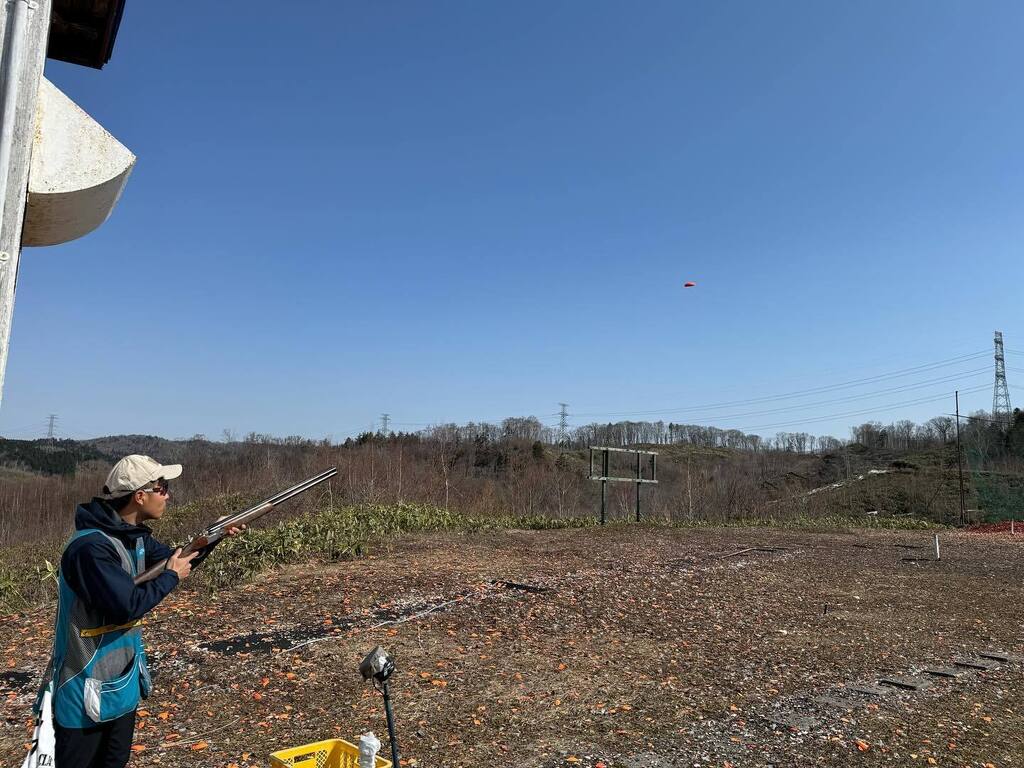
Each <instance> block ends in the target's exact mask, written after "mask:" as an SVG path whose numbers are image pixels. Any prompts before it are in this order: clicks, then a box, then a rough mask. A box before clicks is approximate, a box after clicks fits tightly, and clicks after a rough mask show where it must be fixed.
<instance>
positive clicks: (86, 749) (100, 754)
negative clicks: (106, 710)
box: [53, 710, 135, 768]
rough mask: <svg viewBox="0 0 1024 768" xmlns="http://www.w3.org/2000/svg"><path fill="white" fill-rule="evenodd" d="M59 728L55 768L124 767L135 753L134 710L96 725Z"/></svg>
mask: <svg viewBox="0 0 1024 768" xmlns="http://www.w3.org/2000/svg"><path fill="white" fill-rule="evenodd" d="M53 725H54V730H55V731H56V732H57V733H56V736H57V754H56V758H57V765H56V767H55V768H124V766H126V765H127V764H128V758H129V757H131V754H132V736H133V735H134V733H135V711H134V710H133V711H131V712H129V713H128V714H127V715H121V717H119V718H117V720H111V721H110V722H109V723H103V724H102V725H97V726H96V727H95V728H64V727H62V726H61V725H60V724H59V723H54V724H53Z"/></svg>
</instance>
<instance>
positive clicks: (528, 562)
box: [0, 526, 1024, 768]
mask: <svg viewBox="0 0 1024 768" xmlns="http://www.w3.org/2000/svg"><path fill="white" fill-rule="evenodd" d="M213 556H214V557H216V553H215V554H214V555H213ZM934 557H935V553H934V548H933V544H932V534H930V533H924V532H893V533H887V532H886V533H880V532H864V533H855V534H853V533H851V534H847V533H842V534H839V533H836V534H820V533H804V532H794V531H780V530H768V529H716V530H688V529H669V528H659V527H647V526H642V527H641V526H609V527H607V528H606V529H590V530H570V531H538V532H526V531H515V532H501V533H486V534H473V535H454V534H434V535H425V536H416V537H408V538H404V539H402V540H401V541H399V542H396V543H395V544H394V545H393V546H392V547H391V548H390V549H389V550H383V549H378V550H377V552H376V555H375V556H372V557H369V558H365V559H363V560H359V561H353V562H346V563H340V564H333V565H327V566H323V565H317V566H312V565H311V566H307V567H303V568H291V569H287V570H282V571H280V572H277V573H274V574H271V575H270V576H268V577H267V578H266V579H265V580H264V581H262V582H261V583H258V584H251V585H248V586H246V587H244V588H241V589H237V590H233V591H230V592H224V593H221V594H220V595H218V596H217V597H216V598H209V597H206V596H203V595H201V594H199V593H189V592H187V591H181V592H179V593H176V594H174V595H172V596H171V597H169V598H168V599H167V600H166V601H165V602H164V604H162V605H161V606H160V607H159V608H158V609H157V610H156V612H155V613H154V614H153V616H152V618H151V619H149V620H147V622H146V638H147V644H148V647H149V649H150V656H151V658H152V662H153V668H154V670H153V671H154V682H155V691H154V694H153V696H152V697H151V698H150V699H149V700H147V701H146V702H144V704H143V709H142V710H141V711H140V713H139V728H138V731H137V734H136V742H137V743H136V746H135V750H136V752H135V754H134V757H133V760H132V763H131V764H132V765H133V766H151V765H162V766H172V767H178V766H219V767H222V768H223V767H224V766H237V767H238V768H241V767H242V766H267V765H268V764H269V758H268V755H269V753H270V752H272V751H274V750H279V749H283V748H287V747H292V746H298V745H301V744H305V743H308V742H313V741H318V740H320V739H325V738H332V737H341V738H347V739H349V740H355V737H357V735H358V734H360V733H362V732H364V731H366V730H370V729H372V730H373V731H375V732H376V733H377V734H378V735H379V736H381V740H382V741H384V742H386V739H385V738H384V737H385V734H386V726H385V720H384V709H383V702H382V699H381V697H380V695H379V694H378V693H377V692H375V691H374V690H373V689H372V687H371V686H370V685H369V684H366V683H363V682H362V681H361V679H360V677H359V675H358V673H357V671H356V670H357V666H358V663H359V661H360V659H361V658H362V657H363V656H364V655H365V654H366V653H367V652H368V651H369V650H370V649H371V648H372V647H373V646H375V645H377V644H381V645H384V646H385V647H386V648H387V649H388V650H389V651H390V652H391V653H392V654H393V656H394V657H395V659H396V661H397V671H396V672H395V674H394V676H393V678H392V683H391V684H392V697H393V702H394V710H395V716H396V719H397V733H398V740H399V743H400V746H401V750H402V757H403V763H404V764H406V765H415V766H421V767H422V768H432V767H433V766H438V767H440V766H448V767H450V768H455V767H456V766H465V767H466V768H470V767H476V766H483V765H488V766H517V767H523V768H556V767H557V768H569V767H573V768H601V766H602V765H603V766H604V768H668V767H669V766H673V767H677V766H680V767H681V766H728V765H732V766H779V767H780V768H781V767H783V766H804V765H835V766H846V765H863V766H880V765H901V766H902V765H914V764H920V765H940V766H989V765H991V766H999V768H1003V767H1004V766H1013V765H1024V660H1019V659H1017V658H1014V656H1024V602H1022V600H1021V594H1022V593H1021V589H1022V580H1024V535H1021V536H1018V537H1016V540H1012V539H1011V538H1010V537H1009V536H1008V535H984V534H981V535H979V534H958V533H944V534H942V558H941V560H939V561H936V560H935V559H934ZM52 610H53V609H52V607H51V608H50V609H48V610H41V611H36V612H33V613H30V614H28V615H21V616H13V617H6V620H5V621H4V623H3V626H2V628H0V643H2V646H0V647H3V648H4V657H3V662H4V664H3V666H4V670H3V671H2V672H0V688H2V689H3V690H4V699H5V700H4V703H3V714H2V718H0V749H2V751H3V754H5V755H8V756H9V759H8V760H5V761H4V763H5V764H11V765H14V764H16V763H20V756H21V755H22V754H23V751H24V749H25V747H26V742H27V740H28V737H29V728H28V725H29V718H30V712H29V707H30V703H31V700H32V698H33V695H34V693H33V691H34V687H35V685H36V680H37V679H38V676H39V674H40V671H41V669H42V667H43V665H44V664H45V661H46V658H47V656H48V653H49V643H50V642H51V629H50V625H51V622H52V620H53V617H52ZM983 652H992V653H995V655H999V653H1003V654H1008V655H1010V657H1011V658H1010V659H1009V660H1005V661H999V660H997V659H991V658H989V659H985V658H982V657H981V656H980V655H979V654H981V653H983ZM963 659H967V660H976V661H978V662H980V663H981V665H982V666H986V667H989V668H988V669H971V668H968V667H957V666H955V665H954V662H955V661H956V660H963ZM935 667H941V668H951V669H952V670H954V672H951V673H950V674H956V675H957V676H955V677H950V678H946V677H938V676H932V675H929V674H927V673H925V672H924V671H923V670H924V669H925V668H935ZM887 677H897V678H901V679H902V678H910V684H911V685H918V682H915V681H924V684H928V683H930V687H927V688H926V689H924V690H909V689H902V688H896V687H891V686H889V685H883V686H881V687H880V688H879V690H880V691H881V692H880V693H875V694H868V693H858V692H854V691H853V690H851V688H850V687H849V686H851V685H857V684H877V683H878V682H879V680H881V679H882V678H887ZM823 696H824V697H827V698H829V699H831V700H832V701H826V702H821V701H815V699H816V698H819V697H823ZM773 721H774V722H773ZM384 751H385V753H386V747H385V750H384Z"/></svg>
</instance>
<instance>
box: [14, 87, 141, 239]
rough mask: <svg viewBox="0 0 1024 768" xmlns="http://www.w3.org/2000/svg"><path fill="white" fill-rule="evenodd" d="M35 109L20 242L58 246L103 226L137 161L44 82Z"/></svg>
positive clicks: (55, 89)
mask: <svg viewBox="0 0 1024 768" xmlns="http://www.w3.org/2000/svg"><path fill="white" fill-rule="evenodd" d="M37 109H38V111H37V113H36V133H35V138H34V141H33V145H32V161H31V166H30V169H29V175H28V203H27V205H26V207H25V223H24V227H23V228H22V235H21V242H22V245H26V246H39V245H57V244H59V243H65V242H67V241H68V240H74V239H76V238H79V237H82V236H83V235H87V234H88V233H90V232H92V231H93V230H94V229H96V228H97V227H99V226H100V224H102V223H103V222H104V221H106V220H107V217H108V216H110V214H111V213H112V212H113V210H114V206H115V205H116V204H117V201H118V199H119V198H120V197H121V192H122V191H123V190H124V186H125V184H126V183H127V182H128V174H130V173H131V171H132V167H133V166H134V165H135V155H133V154H132V153H131V152H130V151H129V150H128V149H127V148H126V147H125V146H124V145H123V144H121V142H119V141H118V140H117V139H115V138H114V137H113V136H111V135H110V133H108V132H107V130H106V129H105V128H104V127H103V126H102V125H100V124H99V123H97V122H96V121H95V120H93V119H92V118H91V117H89V115H87V114H86V113H85V111H84V110H82V108H81V107H79V106H78V105H77V104H75V103H74V102H73V101H71V99H69V98H68V97H67V96H65V95H64V94H63V93H61V92H60V90H59V89H58V88H57V87H56V86H55V85H54V84H53V83H51V82H50V81H49V80H46V79H45V78H44V79H43V82H42V83H41V84H40V86H39V101H38V108H37Z"/></svg>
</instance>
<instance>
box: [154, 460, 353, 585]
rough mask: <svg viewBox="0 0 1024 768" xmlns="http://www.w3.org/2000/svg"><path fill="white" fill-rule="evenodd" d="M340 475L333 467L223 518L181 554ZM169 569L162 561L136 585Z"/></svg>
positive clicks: (211, 541) (207, 542)
mask: <svg viewBox="0 0 1024 768" xmlns="http://www.w3.org/2000/svg"><path fill="white" fill-rule="evenodd" d="M336 474H338V469H337V467H331V468H330V469H326V470H324V471H323V472H321V473H320V474H319V475H314V476H313V477H311V478H309V479H308V480H303V481H302V482H301V483H296V484H295V485H293V486H292V487H291V488H286V489H285V490H283V491H281V492H280V493H278V494H275V495H274V496H271V497H270V498H269V499H266V500H264V501H261V502H260V503H259V504H257V505H256V506H254V507H249V508H248V509H244V510H242V511H241V512H236V513H235V514H233V515H228V516H227V517H225V518H222V519H220V520H218V521H217V522H215V523H214V524H213V525H211V526H210V527H209V528H207V529H206V530H205V531H203V532H202V533H200V534H199V535H198V536H196V537H195V538H194V539H192V541H190V542H189V543H188V544H186V545H185V546H183V547H182V548H181V554H183V555H190V554H192V553H193V552H197V551H199V550H200V549H202V548H203V547H208V546H209V545H210V544H213V543H215V542H218V541H220V540H221V539H223V538H224V536H225V535H227V532H228V530H229V529H230V528H234V527H236V526H241V525H245V524H247V523H250V522H252V521H253V520H255V519H256V518H258V517H263V515H265V514H267V512H269V511H270V510H272V509H273V508H274V507H276V506H277V505H278V504H281V503H283V502H285V501H288V499H290V498H292V497H294V496H298V495H299V494H300V493H304V492H305V491H308V490H309V489H310V488H312V487H313V486H314V485H319V484H320V483H322V482H323V481H324V480H328V479H330V478H332V477H334V476H335V475H336ZM166 568H167V560H166V559H164V560H161V561H160V562H159V563H156V564H155V565H153V566H151V567H149V568H147V569H146V570H144V571H143V572H142V573H140V574H139V575H138V576H136V577H135V583H136V584H142V583H143V582H144V581H149V580H150V579H155V578H156V577H157V576H159V575H160V574H161V573H163V572H164V570H165V569H166Z"/></svg>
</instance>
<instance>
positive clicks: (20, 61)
mask: <svg viewBox="0 0 1024 768" xmlns="http://www.w3.org/2000/svg"><path fill="white" fill-rule="evenodd" d="M0 2H3V7H2V11H0V22H2V27H3V35H2V38H0V39H2V40H3V56H2V57H0V398H2V397H3V383H4V373H5V372H6V370H7V350H8V345H9V344H10V338H11V319H12V317H13V315H14V290H15V285H16V283H17V279H18V261H19V258H20V256H21V228H22V224H23V221H24V217H25V197H26V193H27V190H28V173H29V162H30V160H31V155H32V141H33V138H34V136H35V125H36V99H37V97H38V93H39V83H40V82H41V81H42V79H43V63H44V61H45V59H46V41H47V38H48V36H49V31H50V7H51V5H50V4H51V0H0Z"/></svg>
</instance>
